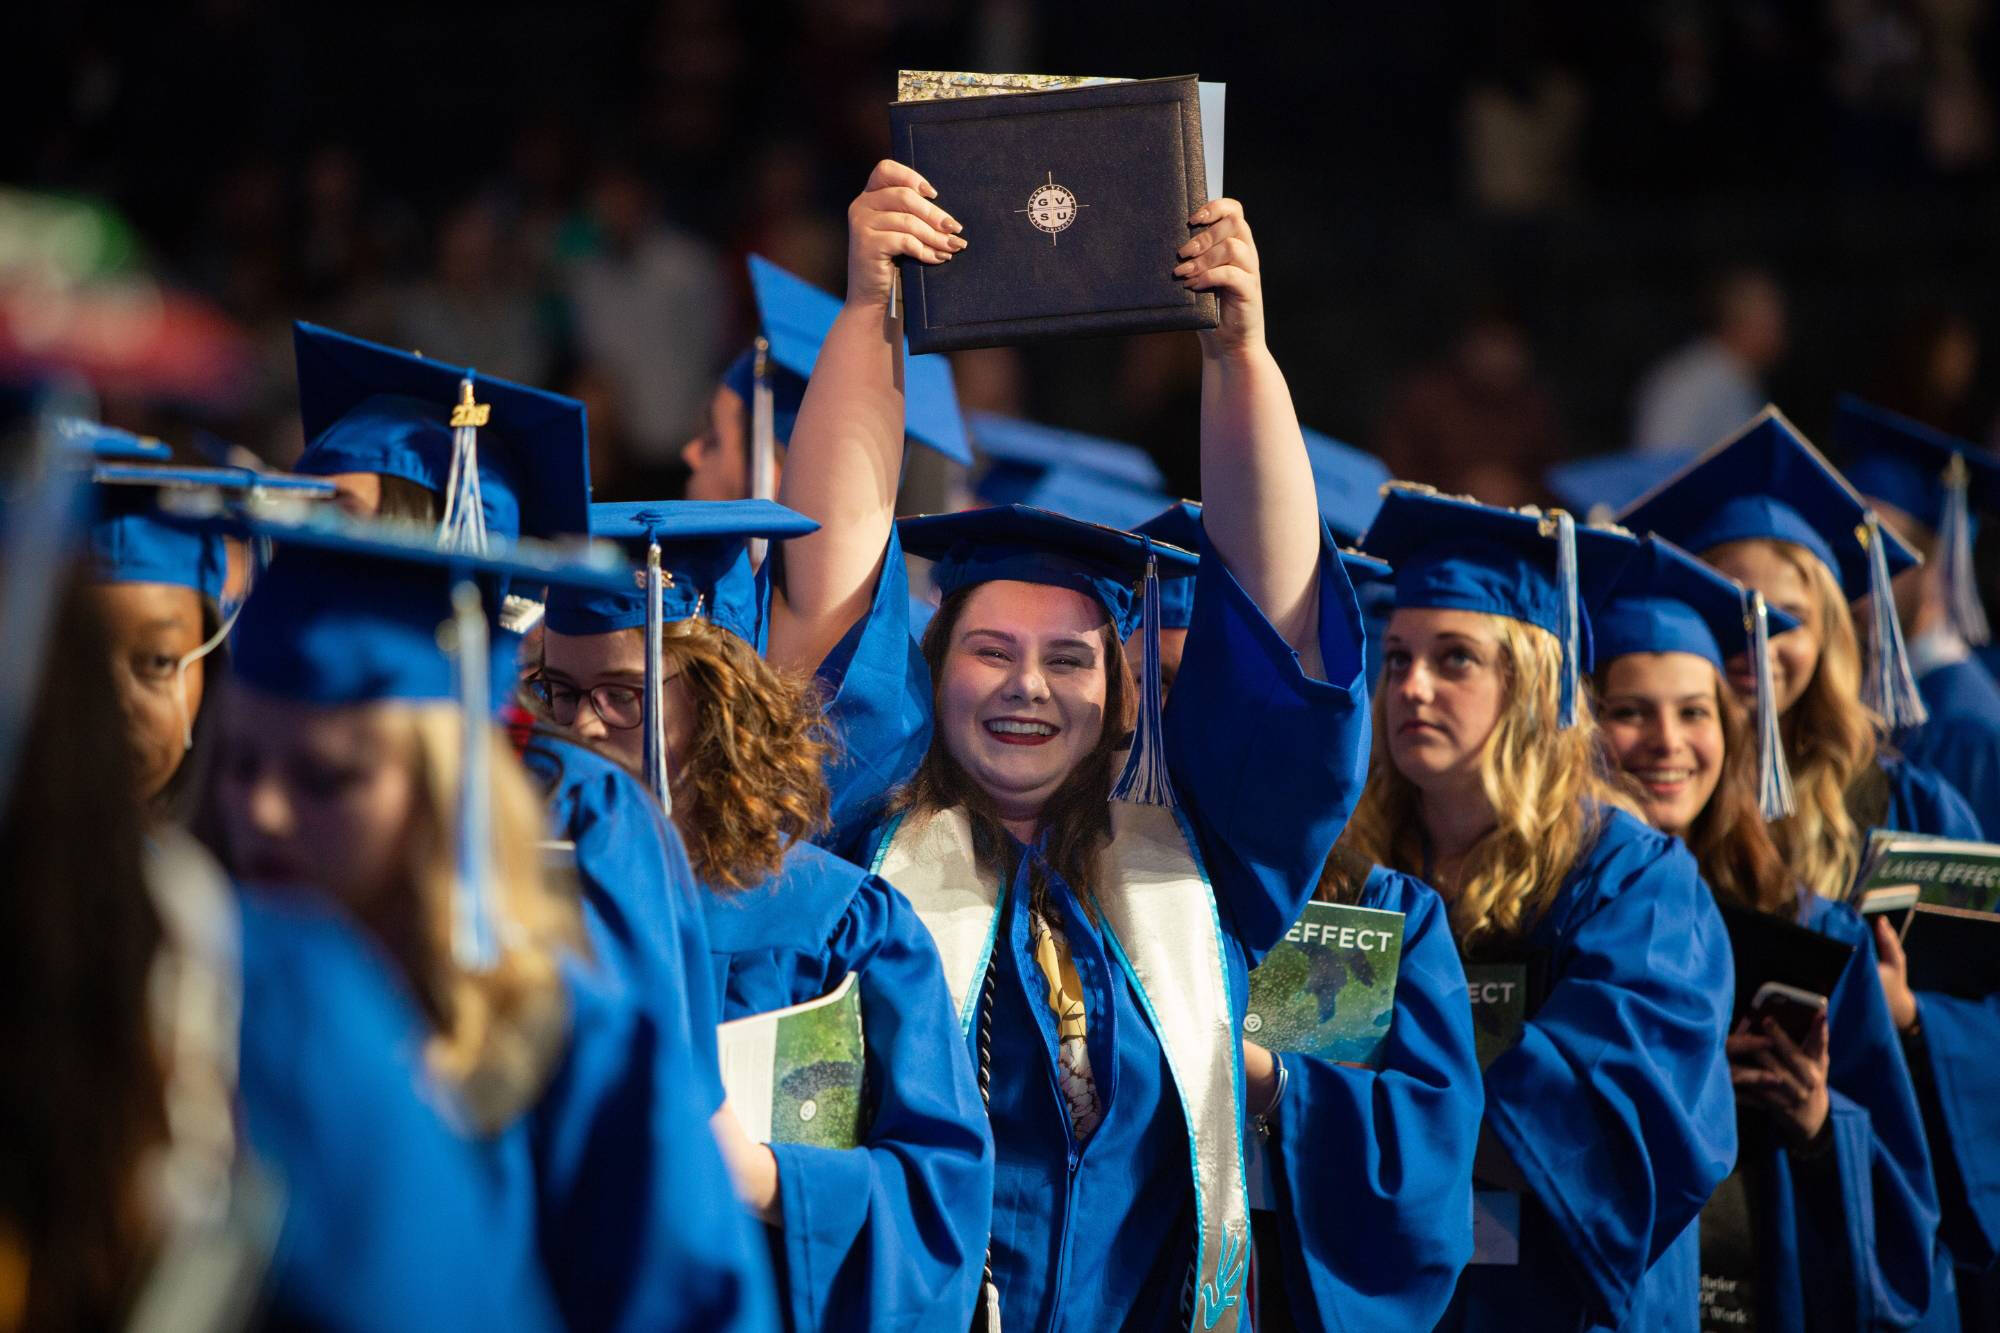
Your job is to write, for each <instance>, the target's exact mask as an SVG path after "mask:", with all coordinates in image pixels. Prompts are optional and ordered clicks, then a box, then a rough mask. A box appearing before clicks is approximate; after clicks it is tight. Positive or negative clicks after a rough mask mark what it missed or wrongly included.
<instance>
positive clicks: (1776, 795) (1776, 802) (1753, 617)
mask: <svg viewBox="0 0 2000 1333" xmlns="http://www.w3.org/2000/svg"><path fill="white" fill-rule="evenodd" d="M1743 598H1744V606H1743V623H1744V626H1745V628H1747V629H1748V630H1749V631H1750V653H1751V657H1752V660H1754V661H1755V662H1756V664H1757V808H1758V809H1759V810H1761V811H1763V814H1764V818H1765V820H1766V821H1769V820H1773V819H1784V818H1787V817H1788V816H1790V815H1793V814H1796V813H1798V808H1799V805H1798V797H1797V795H1796V794H1795V793H1794V792H1793V790H1792V766H1791V765H1790V764H1789V763H1787V762H1786V760H1785V740H1784V736H1783V735H1782V734H1781V733H1780V732H1779V730H1778V697H1777V694H1776V693H1775V689H1774V687H1773V685H1772V683H1771V612H1770V608H1769V607H1768V606H1767V605H1766V604H1765V602H1764V594H1763V593H1761V592H1758V591H1757V590H1756V589H1754V588H1746V589H1744V590H1743Z"/></svg>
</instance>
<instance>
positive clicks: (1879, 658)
mask: <svg viewBox="0 0 2000 1333" xmlns="http://www.w3.org/2000/svg"><path fill="white" fill-rule="evenodd" d="M1866 522H1867V525H1866V528H1865V530H1864V536H1865V540H1866V541H1867V543H1868V649H1869V652H1868V679H1867V681H1866V683H1865V684H1864V685H1863V687H1862V697H1863V698H1864V699H1866V700H1867V701H1868V706H1869V707H1871V708H1873V709H1874V710H1875V711H1876V712H1877V713H1880V714H1881V715H1882V720H1883V721H1884V722H1886V723H1887V724H1888V726H1889V730H1890V731H1892V732H1893V731H1901V730H1903V729H1905V728H1908V727H1921V726H1922V725H1923V724H1924V723H1925V722H1926V721H1928V720H1929V719H1930V710H1928V709H1926V708H1925V707H1924V698H1923V696H1922V695H1921V694H1919V693H1918V692H1917V680H1916V677H1915V675H1913V674H1912V673H1911V671H1910V654H1909V650H1908V649H1907V648H1906V647H1905V646H1904V644H1903V626H1902V623H1901V622H1900V621H1898V620H1897V619H1896V590H1895V587H1894V585H1893V584H1892V583H1891V582H1890V579H1889V553H1888V549H1887V543H1886V542H1885V541H1884V540H1883V537H1882V523H1881V520H1879V519H1878V518H1876V517H1875V511H1874V510H1872V509H1871V510H1869V511H1868V518H1867V521H1866Z"/></svg>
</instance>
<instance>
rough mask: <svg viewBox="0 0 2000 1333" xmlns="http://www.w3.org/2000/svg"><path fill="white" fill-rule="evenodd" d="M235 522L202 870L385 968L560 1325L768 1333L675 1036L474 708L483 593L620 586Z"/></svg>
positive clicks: (703, 1098) (480, 670)
mask: <svg viewBox="0 0 2000 1333" xmlns="http://www.w3.org/2000/svg"><path fill="white" fill-rule="evenodd" d="M253 532H254V533H255V534H256V535H260V536H267V537H270V538H271V539H272V540H274V541H275V542H276V543H277V553H276V556H275V558H274V559H273V561H272V563H271V565H270V567H269V569H268V570H267V571H266V573H265V575H264V577H263V579H262V580H260V582H259V584H258V587H257V590H256V591H255V592H254V593H253V594H252V595H251V597H250V600H249V601H248V603H246V605H245V607H244V610H243V614H242V616H241V618H240V619H239V621H238V628H237V635H238V637H237V641H236V642H237V647H238V656H237V663H236V664H237V668H238V669H237V671H236V674H235V676H234V678H233V680H232V683H231V689H230V691H229V693H228V695H227V697H226V700H225V708H224V712H223V713H222V726H221V729H220V734H219V744H218V752H217V760H216V764H215V768H214V774H213V778H212V781H211V783H210V784H209V796H210V801H211V805H212V812H211V813H212V823H211V825H210V826H211V827H212V828H213V829H214V830H215V831H216V833H217V836H218V840H219V844H220V845H219V848H218V850H219V851H220V852H221V853H222V855H223V858H224V860H225V862H226V863H227V864H228V866H229V868H230V870H231V871H232V872H233V873H235V874H236V875H238V876H239V877H246V878H253V879H256V880H259V881H261V882H266V883H272V884H276V885H282V886H288V887H291V888H293V889H294V890H297V891H300V892H303V893H305V894H308V895H309V896H311V897H312V898H313V899H315V900H317V901H320V902H323V903H327V904H329V905H331V906H334V907H336V908H338V909H339V910H340V911H341V912H343V913H346V914H347V915H349V916H351V917H352V918H353V919H354V920H356V921H357V922H358V923H359V925H360V926H361V927H362V929H363V930H364V932H365V933H366V934H367V935H368V936H369V937H370V938H371V940H372V941H373V942H374V943H375V944H376V945H377V946H378V947H379V949H380V950H381V951H382V952H383V954H384V955H385V956H386V957H387V958H389V959H390V960H391V961H392V962H393V964H394V968H395V972H396V975H397V978H398V980H399V981H400V982H401V983H402V985H403V986H404V988H405V989H406V991H407V992H408V993H409V995H410V996H411V997H412V999H413V1001H414V1003H415V1005H416V1007H417V1008H418V1010H419V1011H420V1013H421V1014H422V1017H423V1026H424V1033H423V1044H422V1055H423V1063H424V1066H425V1067H426V1069H427V1070H428V1071H429V1073H430V1076H431V1079H432V1081H433V1085H434V1086H435V1087H437V1088H438V1089H439V1093H440V1097H441V1100H442V1101H443V1103H444V1104H445V1105H447V1106H449V1107H450V1109H451V1113H452V1114H453V1115H454V1116H455V1117H456V1118H457V1119H458V1120H459V1122H460V1123H461V1124H462V1125H463V1126H464V1127H465V1129H466V1131H467V1132H468V1133H470V1134H472V1135H473V1136H475V1137H476V1138H477V1139H478V1140H479V1141H480V1144H481V1147H482V1151H483V1152H484V1154H485V1156H486V1157H487V1159H488V1170H489V1171H490V1172H491V1173H492V1175H493V1177H494V1179H495V1180H497V1181H498V1182H499V1184H500V1187H501V1188H502V1189H503V1190H504V1191H505V1193H506V1199H507V1213H506V1216H505V1219H504V1220H503V1222H502V1223H500V1224H499V1225H497V1226H495V1227H494V1228H492V1229H491V1234H490V1241H491V1243H492V1244H494V1245H495V1246H500V1247H505V1246H508V1245H512V1246H514V1247H517V1248H525V1249H526V1251H527V1252H528V1253H530V1254H532V1255H533V1256H534V1257H535V1258H536V1259H537V1261H538V1262H539V1264H540V1266H541V1268H542V1270H543V1272H544V1273H545V1275H546V1277H547V1280H548V1284H549V1287H550V1289H551V1290H552V1291H553V1293H554V1297H555V1302H556V1306H557V1310H558V1313H559V1315H560V1317H561V1318H562V1320H563V1322H564V1323H565V1324H567V1325H568V1326H571V1327H590V1328H647V1329H655V1328H688V1329H694V1328H702V1329H707V1328H745V1329H761V1328H765V1327H768V1326H770V1324H771V1322H772V1318H771V1302H770V1289H769V1285H770V1275H769V1266H768V1263H767V1261H766V1260H765V1258H764V1256H763V1254H762V1253H761V1247H755V1246H753V1245H752V1243H751V1237H750V1236H749V1234H748V1228H747V1226H745V1225H744V1224H743V1222H742V1219H741V1217H740V1214H739V1213H738V1211H737V1209H736V1207H735V1202H734V1198H733V1196H732V1193H731V1189H730V1184H729V1179H728V1176H727V1173H726V1171H725V1169H724V1166H723V1161H722V1158H721V1156H720V1154H719V1152H718V1151H717V1145H716V1143H715V1141H714V1138H713V1136H712V1135H711V1133H710V1131H709V1128H708V1117H709V1114H710V1111H711V1110H712V1106H711V1105H710V1104H709V1102H708V1100H707V1094H708V1092H709V1088H710V1081H709V1080H705V1079H703V1078H702V1077H701V1076H700V1074H699V1072H698V1055H699V1053H700V1052H699V1048H691V1046H690V1042H691V1040H692V1038H691V1036H690V1034H689V1033H688V1032H687V1031H686V1029H685V1027H683V1026H681V1025H680V1024H677V1023H675V1022H673V1021H672V1020H671V1019H669V1018H668V1017H667V1016H666V1014H665V1013H664V1012H663V1010H662V1008H661V1007H660V1006H659V1004H658V997H657V996H655V995H652V994H649V993H647V992H646V991H644V990H642V989H641V988H640V984H639V983H640V978H639V977H638V976H636V975H635V974H634V973H633V972H632V971H630V970H629V969H628V968H626V967H624V966H621V965H620V964H621V962H622V961H623V960H621V959H617V958H611V959H603V960H600V959H598V958H596V957H595V956H594V951H593V949H592V947H591V941H590V939H589V937H588V936H587V935H586V928H585V923H584V910H583V908H582V906H581V905H580V904H579V902H578V898H577V895H576V894H575V893H574V892H573V891H572V890H571V889H570V888H569V886H568V885H567V884H566V883H564V882H563V881H562V879H561V877H559V876H557V875H556V874H554V873H552V871H551V870H550V869H549V868H548V867H547V866H546V865H545V864H544V861H543V857H542V853H541V850H540V848H539V847H538V845H537V844H538V841H539V839H540V838H541V836H542V833H543V829H544V827H545V825H544V819H543V811H542V808H541V804H540V802H539V801H538V800H537V797H536V794H535V792H534V790H533V788H532V786H531V784H530V783H529V780H528V777H527V775H526V774H525V773H524V772H522V771H521V769H520V766H519V764H518V763H517V761H516V760H515V757H514V754H513V750H512V748H511V746H510V745H509V744H508V742H507V739H506V737H505V734H504V733H503V732H502V731H501V730H500V729H499V728H498V727H497V726H495V725H494V724H493V721H492V717H493V714H494V712H495V711H496V710H497V708H498V707H499V704H500V703H501V701H503V700H504V699H506V698H507V697H508V696H509V695H510V694H511V693H512V689H513V682H514V678H515V673H514V662H515V660H516V655H517V654H518V643H517V641H516V640H515V638H514V636H512V635H509V634H507V633H505V632H504V631H503V630H502V629H501V628H500V627H499V624H498V619H499V608H500V602H501V590H502V589H503V588H504V587H506V586H508V585H509V584H510V583H511V582H527V583H531V584H537V585H541V584H555V585H557V586H562V585H564V584H565V583H566V582H567V581H569V580H571V579H580V580H583V582H584V583H585V585H586V586H600V587H601V586H604V585H605V584H606V583H607V582H609V583H614V584H615V583H622V582H624V581H626V580H628V579H629V577H630V575H629V573H628V572H626V571H624V570H622V569H605V568H604V567H602V566H577V565H569V564H560V565H558V564H553V563H552V562H550V561H549V560H547V559H546V558H545V557H544V558H540V559H536V558H532V557H531V556H530V554H528V553H525V552H521V551H518V550H516V551H509V552H508V553H506V555H505V556H504V558H503V557H502V556H500V555H497V554H496V555H493V556H473V555H470V554H467V553H463V552H449V551H443V550H440V549H438V547H437V546H436V545H435V543H434V541H433V540H432V539H431V538H430V537H429V536H428V535H426V534H420V533H410V532H408V531H407V530H406V529H396V528H386V529H385V528H383V527H382V526H381V525H379V524H378V525H371V526H369V527H367V528H365V529H362V528H355V527H353V526H350V525H345V524H342V525H331V524H324V523H322V524H315V525H304V526H296V525H295V526H278V525H254V526H253ZM447 644H449V645H451V649H450V651H449V652H447V651H446V650H445V645H447ZM711 1040H712V1039H711Z"/></svg>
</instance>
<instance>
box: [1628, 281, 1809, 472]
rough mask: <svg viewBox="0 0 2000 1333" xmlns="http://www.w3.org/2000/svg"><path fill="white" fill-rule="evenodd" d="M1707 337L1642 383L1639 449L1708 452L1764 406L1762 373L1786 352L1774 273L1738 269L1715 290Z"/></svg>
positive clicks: (1636, 426)
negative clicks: (1772, 275)
mask: <svg viewBox="0 0 2000 1333" xmlns="http://www.w3.org/2000/svg"><path fill="white" fill-rule="evenodd" d="M1708 315H1709V318H1708V332H1707V333H1706V334H1704V335H1703V336H1702V337H1700V338H1698V339H1696V340H1695V341H1694V342H1691V343H1689V344H1688V345H1687V346H1685V347H1683V348H1681V349H1680V350H1679V351H1676V352H1673V353H1671V354H1669V355H1668V356H1667V357H1666V358H1665V359H1664V360H1662V361H1660V362H1658V363H1657V364H1656V365H1654V367H1653V368H1652V369H1651V370H1649V371H1648V372H1646V376H1645V378H1644V379H1643V380H1641V381H1640V383H1639V394H1638V406H1637V410H1636V411H1635V413H1634V417H1633V423H1632V446H1633V447H1634V448H1636V449H1653V450H1668V449H1705V448H1707V447H1708V446H1709V445H1711V444H1714V443H1715V442H1716V441H1718V440H1721V439H1722V438H1724V437H1725V436H1727V435H1728V434H1729V433H1730V432H1732V431H1734V430H1735V429H1736V428H1737V427H1738V426H1741V425H1742V424H1743V423H1744V422H1746V421H1748V420H1749V419H1750V418H1751V417H1753V416H1755V415H1756V414H1757V412H1758V410H1759V409H1760V408H1762V407H1763V406H1764V403H1765V401H1766V395H1765V391H1764V376H1765V375H1767V374H1769V373H1770V371H1771V370H1772V368H1773V367H1775V366H1776V365H1777V364H1778V362H1779V360H1780V359H1781V358H1782V357H1783V356H1784V354H1785V295H1784V293H1783V292H1782V291H1780V290H1779V288H1778V284H1777V282H1776V280H1774V279H1773V278H1772V277H1771V275H1770V274H1769V273H1766V272H1765V271H1764V270H1762V269H1757V268H1738V269H1732V270H1730V271H1728V272H1726V273H1724V274H1722V275H1721V276H1720V277H1719V278H1717V279H1716V280H1715V283H1714V286H1713V287H1712V288H1711V289H1710V292H1709V301H1708Z"/></svg>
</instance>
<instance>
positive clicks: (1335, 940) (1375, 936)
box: [1243, 902, 1403, 1067]
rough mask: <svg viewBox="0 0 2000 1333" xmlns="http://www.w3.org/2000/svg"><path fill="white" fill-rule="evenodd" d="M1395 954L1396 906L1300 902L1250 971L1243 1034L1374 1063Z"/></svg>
mask: <svg viewBox="0 0 2000 1333" xmlns="http://www.w3.org/2000/svg"><path fill="white" fill-rule="evenodd" d="M1402 956H1403V914H1402V913H1401V912H1383V911H1378V910H1376V909H1374V908H1370V907H1350V906H1347V905H1345V904H1342V903H1321V902H1313V903H1307V904H1306V910H1305V915H1304V916H1302V917H1300V918H1299V921H1298V924H1297V925H1295V926H1293V927H1292V929H1291V930H1290V931H1289V932H1288V933H1287V934H1286V936H1285V938H1284V939H1282V940H1280V941H1279V942H1278V946H1277V947H1276V948H1274V949H1272V950H1271V952H1270V953H1269V954H1268V955H1267V956H1266V957H1265V959H1264V961H1263V962H1262V963H1261V964H1259V965H1258V966H1257V968H1256V970H1255V971H1253V972H1251V974H1250V1004H1249V1008H1248V1011H1247V1012H1246V1013H1245V1014H1244V1016H1243V1035H1244V1036H1246V1037H1248V1038H1249V1039H1250V1040H1252V1041H1254V1042H1256V1043H1257V1044H1258V1045H1260V1046H1263V1047H1265V1048H1266V1049H1267V1050H1273V1051H1298V1052H1300V1053H1302V1054H1306V1055H1312V1056H1317V1057H1318V1058H1320V1059H1322V1060H1334V1061H1338V1062H1341V1063H1344V1064H1355V1065H1369V1066H1372V1067H1379V1066H1380V1065H1381V1063H1382V1047H1383V1044H1384V1043H1385V1042H1386V1041H1387V1040H1388V1038H1389V1024H1390V1020H1391V1019H1392V1018H1394V1016H1395V1012H1396V969H1397V967H1398V966H1399V965H1400V963H1401V962H1402Z"/></svg>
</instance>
